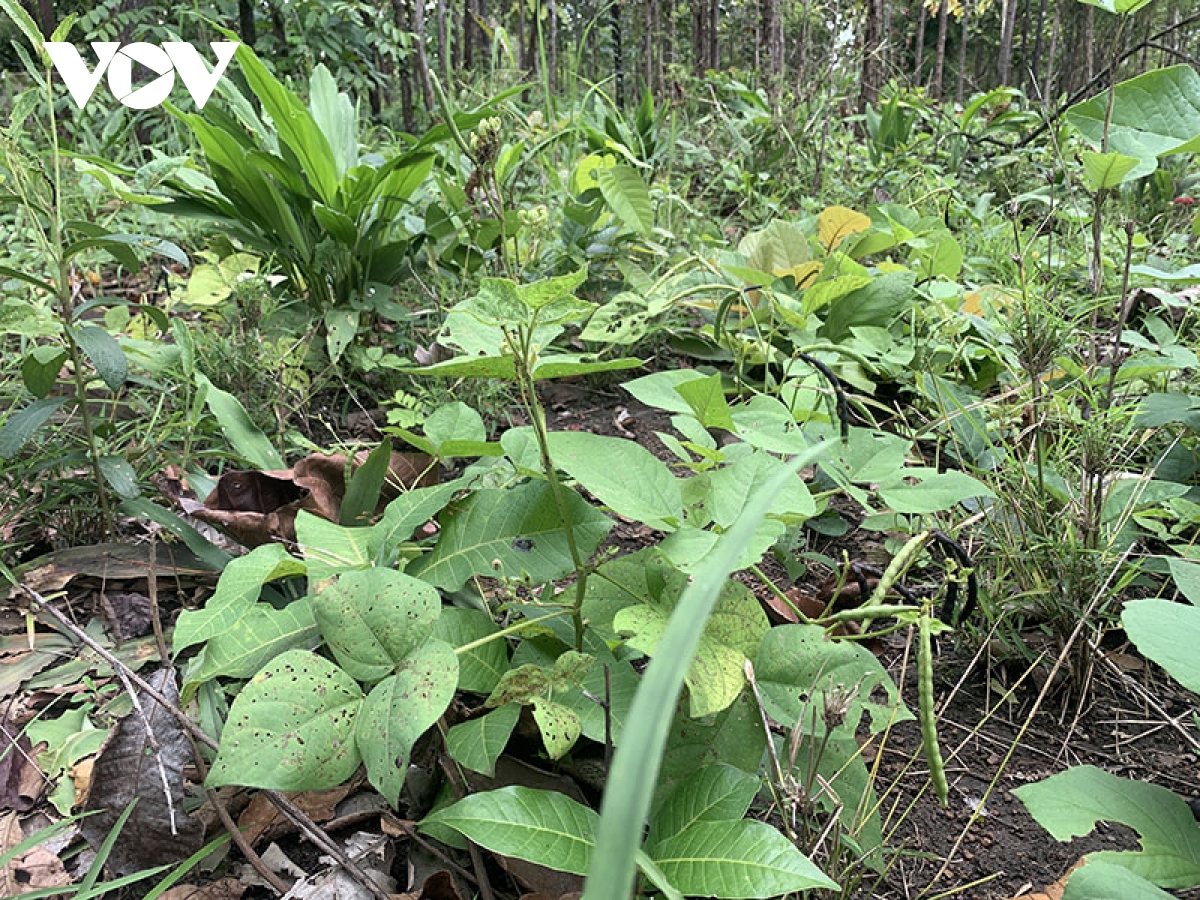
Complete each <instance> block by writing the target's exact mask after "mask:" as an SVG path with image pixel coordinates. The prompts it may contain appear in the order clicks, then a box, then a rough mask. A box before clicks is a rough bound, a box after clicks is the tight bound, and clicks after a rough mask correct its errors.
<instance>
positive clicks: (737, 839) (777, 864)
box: [650, 819, 838, 900]
mask: <svg viewBox="0 0 1200 900" xmlns="http://www.w3.org/2000/svg"><path fill="white" fill-rule="evenodd" d="M650 856H651V858H652V859H653V860H654V862H655V864H656V865H657V866H658V867H659V869H660V870H661V871H662V873H663V875H665V876H666V877H667V880H668V881H670V882H671V884H672V885H674V886H675V888H676V889H677V890H678V891H679V892H680V893H682V894H686V895H691V896H703V897H717V898H729V900H743V898H769V897H777V896H779V895H780V894H787V893H791V892H793V891H805V890H809V889H811V888H830V889H832V890H837V889H838V884H837V882H835V881H833V880H831V879H830V878H829V877H828V876H826V875H825V874H824V873H823V872H822V871H821V870H820V869H818V868H817V867H816V866H815V865H813V863H812V862H811V861H810V860H809V859H808V857H806V856H805V855H804V854H803V853H801V852H800V851H799V850H797V849H796V845H795V844H793V843H792V842H791V841H789V840H788V839H787V838H786V837H784V836H783V835H782V834H780V833H779V832H778V831H776V830H775V829H774V828H772V827H771V826H770V825H768V824H766V823H765V822H758V821H755V820H753V819H744V820H741V821H737V822H696V823H694V824H693V825H691V826H690V827H689V828H688V829H687V830H686V831H684V832H683V833H682V834H678V835H676V836H675V837H671V838H667V839H666V840H664V841H663V842H662V843H660V844H658V845H657V846H656V847H655V848H654V852H653V853H651V854H650Z"/></svg>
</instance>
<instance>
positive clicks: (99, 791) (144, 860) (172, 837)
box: [80, 668, 204, 875]
mask: <svg viewBox="0 0 1200 900" xmlns="http://www.w3.org/2000/svg"><path fill="white" fill-rule="evenodd" d="M149 681H150V684H151V685H152V686H153V687H154V688H156V689H157V690H158V691H160V692H161V693H163V694H164V695H166V697H167V699H168V700H171V701H172V702H176V701H177V700H178V698H179V687H178V685H177V684H176V683H175V672H174V670H173V669H170V668H165V669H160V670H159V671H158V672H155V673H154V675H153V676H151V678H150V679H149ZM138 702H139V704H140V705H141V708H142V710H143V711H144V712H145V718H144V719H143V717H142V715H141V714H139V713H138V711H137V710H136V709H134V710H133V711H132V712H130V713H129V715H127V716H126V717H125V718H124V719H122V720H121V722H120V723H119V724H118V725H117V727H116V728H115V729H114V730H113V733H112V735H111V736H110V737H109V739H108V740H107V741H106V742H105V744H104V746H103V747H102V748H101V750H100V753H99V755H98V756H97V757H96V762H95V765H94V767H93V771H92V785H91V790H90V791H89V793H88V800H87V804H86V807H85V808H86V809H87V810H88V811H92V810H95V812H96V814H95V815H92V816H88V817H87V818H86V819H84V820H83V822H82V823H81V826H80V832H81V833H82V834H83V836H84V838H85V839H86V840H87V842H88V843H89V844H91V845H92V846H93V847H99V846H100V844H101V843H102V842H103V841H104V839H105V838H106V837H108V834H109V832H110V831H111V830H112V829H113V827H114V826H115V825H116V822H117V819H118V818H119V817H120V815H121V813H122V812H123V811H124V810H125V807H126V806H128V805H129V802H130V800H132V799H133V798H134V797H137V798H138V803H137V806H136V807H135V808H134V810H133V813H132V814H131V815H130V817H129V819H128V820H127V821H126V823H125V827H124V828H123V829H122V830H121V834H120V835H119V837H118V838H117V840H116V843H115V844H114V845H113V848H112V852H111V853H110V854H109V858H108V864H109V866H110V867H111V868H112V870H113V871H114V872H116V873H117V874H118V875H127V874H129V873H131V872H136V871H138V870H140V869H148V868H151V867H153V866H158V865H163V864H169V863H175V862H179V861H180V860H183V859H186V858H187V857H188V856H190V855H191V854H192V853H195V852H196V851H197V850H199V849H200V845H201V844H202V843H203V842H204V826H203V825H201V824H200V822H199V821H198V820H196V819H194V818H193V817H191V816H189V815H188V814H187V813H186V812H185V811H184V809H183V800H184V794H183V769H184V766H186V765H187V764H188V763H190V762H191V758H192V745H191V743H190V742H189V741H188V739H187V736H186V734H185V733H184V731H183V729H182V728H181V727H180V725H179V723H178V722H177V721H176V720H175V718H174V716H172V715H170V714H169V713H168V712H166V710H164V709H162V707H160V706H159V705H158V704H157V703H155V702H154V701H153V700H151V699H150V698H149V697H148V696H145V695H142V694H139V695H138ZM147 721H148V723H149V726H150V731H149V732H148V731H147V728H146V725H147ZM151 737H153V740H152V739H151ZM155 743H157V745H158V746H157V749H156V748H155V747H154V744H155ZM160 763H161V765H160ZM164 771H165V773H166V778H167V784H168V788H169V790H170V801H169V804H168V797H167V794H166V793H165V791H164V787H163V777H162V775H163V772H164ZM172 810H173V812H174V816H173V819H174V829H172Z"/></svg>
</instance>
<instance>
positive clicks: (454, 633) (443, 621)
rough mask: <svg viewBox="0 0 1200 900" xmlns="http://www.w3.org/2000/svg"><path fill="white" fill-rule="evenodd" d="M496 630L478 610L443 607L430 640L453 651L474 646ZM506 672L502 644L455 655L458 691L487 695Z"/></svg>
mask: <svg viewBox="0 0 1200 900" xmlns="http://www.w3.org/2000/svg"><path fill="white" fill-rule="evenodd" d="M499 630H500V629H499V628H498V627H497V626H496V623H495V622H493V621H492V617H491V616H489V615H488V614H487V613H484V612H481V611H480V610H478V609H462V608H460V607H457V606H447V607H446V608H445V609H443V610H442V614H441V615H440V616H438V619H437V622H435V623H434V626H433V636H434V637H435V638H437V639H438V640H441V641H445V642H446V643H447V644H449V645H450V646H451V647H453V648H454V649H455V650H456V651H460V648H462V647H464V646H466V645H467V644H473V643H476V642H478V641H480V640H482V639H484V638H486V637H488V636H489V635H493V634H495V633H496V632H498V631H499ZM507 671H508V650H507V648H506V645H505V643H504V641H503V640H500V639H495V640H490V641H486V642H485V643H481V644H479V646H477V647H473V648H472V649H470V650H466V651H461V652H459V653H458V689H459V690H460V691H470V692H471V693H474V694H490V693H491V692H492V691H493V690H495V689H496V685H497V684H499V683H500V677H501V676H502V675H503V674H504V673H505V672H507Z"/></svg>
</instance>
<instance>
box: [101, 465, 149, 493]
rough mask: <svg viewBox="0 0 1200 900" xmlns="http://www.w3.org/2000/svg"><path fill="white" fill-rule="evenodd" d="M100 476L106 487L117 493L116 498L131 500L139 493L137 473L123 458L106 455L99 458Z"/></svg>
mask: <svg viewBox="0 0 1200 900" xmlns="http://www.w3.org/2000/svg"><path fill="white" fill-rule="evenodd" d="M99 462H100V474H101V475H103V476H104V480H105V481H107V482H108V486H109V487H111V488H112V489H113V490H114V491H116V492H117V496H119V497H123V498H125V499H126V500H132V499H133V498H134V497H136V496H137V495H138V494H139V493H141V491H140V490H139V489H138V477H137V472H135V471H134V470H133V466H131V465H130V464H129V460H127V459H126V458H125V457H123V456H116V455H114V454H107V455H105V456H102V457H100V460H99Z"/></svg>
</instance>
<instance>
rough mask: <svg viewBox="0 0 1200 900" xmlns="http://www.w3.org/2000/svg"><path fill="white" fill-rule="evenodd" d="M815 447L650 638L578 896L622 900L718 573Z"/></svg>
mask: <svg viewBox="0 0 1200 900" xmlns="http://www.w3.org/2000/svg"><path fill="white" fill-rule="evenodd" d="M821 452H822V451H821V448H817V449H814V450H811V451H809V452H808V453H807V454H805V455H802V456H799V457H796V458H795V459H793V460H791V461H790V462H789V464H788V467H787V468H785V469H783V470H781V471H780V473H779V474H778V475H777V476H776V477H775V478H773V479H772V480H771V482H770V483H769V484H767V485H766V486H764V487H763V489H762V490H761V491H760V492H759V495H758V496H756V497H755V500H754V503H753V504H752V505H751V507H750V508H749V509H748V510H747V511H746V515H745V516H744V517H743V519H742V520H741V521H739V522H738V523H737V524H736V525H735V526H734V527H733V528H732V529H731V530H730V531H729V532H727V533H726V534H725V535H723V536H722V539H721V543H720V544H719V545H718V546H717V548H716V550H715V551H714V553H713V554H712V556H711V557H710V558H709V562H708V564H707V565H706V566H705V567H704V569H703V570H702V571H701V572H699V573H698V574H697V576H696V577H695V579H694V580H693V581H692V582H691V583H690V584H689V585H688V587H687V589H686V590H685V591H684V593H683V596H682V597H681V598H680V601H679V603H678V605H677V606H676V608H675V611H674V613H673V614H672V616H671V620H670V622H669V624H668V626H667V629H666V631H665V632H664V633H663V635H662V638H661V639H660V640H659V642H658V651H657V654H656V655H655V657H654V659H653V660H652V661H651V662H650V665H649V667H648V668H647V669H646V674H645V676H644V677H643V678H642V685H641V687H640V688H638V693H637V697H636V698H635V699H634V704H633V710H632V711H631V713H630V717H629V721H628V723H627V724H626V728H625V736H624V740H623V741H622V742H621V746H620V747H618V748H617V752H616V756H615V758H614V763H613V768H612V771H611V772H610V773H609V778H608V783H607V787H606V789H605V792H604V801H603V805H602V817H601V821H600V824H599V826H598V827H597V832H596V852H595V854H594V855H593V858H592V862H591V866H590V867H589V877H588V880H587V883H586V886H585V888H584V900H627V898H628V896H629V893H630V890H631V888H632V887H633V879H634V876H635V874H636V868H637V852H638V849H639V845H640V843H641V837H642V828H643V824H644V823H645V821H646V818H647V816H648V814H649V812H650V805H651V802H652V800H653V796H654V785H655V782H656V781H657V780H658V774H659V769H660V767H661V766H662V763H663V759H664V747H665V746H666V744H667V737H668V734H669V733H670V728H671V721H672V719H673V717H674V712H675V707H676V703H677V701H678V699H679V694H680V692H681V691H682V690H683V685H684V680H685V678H686V676H687V672H688V668H689V667H690V665H691V662H692V657H693V656H694V654H695V653H696V649H697V647H698V646H699V644H700V641H701V639H702V638H703V636H704V628H705V625H706V624H707V621H708V617H709V615H710V614H711V613H712V610H713V607H714V606H715V605H716V602H717V599H718V596H719V594H720V591H721V588H722V586H723V585H724V583H725V580H726V578H728V576H729V573H730V572H731V571H732V570H733V566H734V565H735V564H736V562H737V560H738V558H739V557H741V555H742V553H743V552H744V550H745V547H746V544H747V543H748V542H749V541H750V540H751V538H752V537H753V535H754V531H755V528H756V526H757V525H758V522H759V520H760V519H761V518H762V517H763V516H764V515H766V512H767V510H768V509H769V508H770V505H771V500H772V498H773V495H774V492H775V491H777V490H778V489H779V488H781V487H782V486H783V483H784V481H785V479H787V478H794V477H795V473H796V472H797V471H799V469H800V467H801V466H803V465H806V464H808V463H811V462H813V461H814V460H815V459H816V458H817V457H818V456H819V455H820V453H821Z"/></svg>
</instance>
